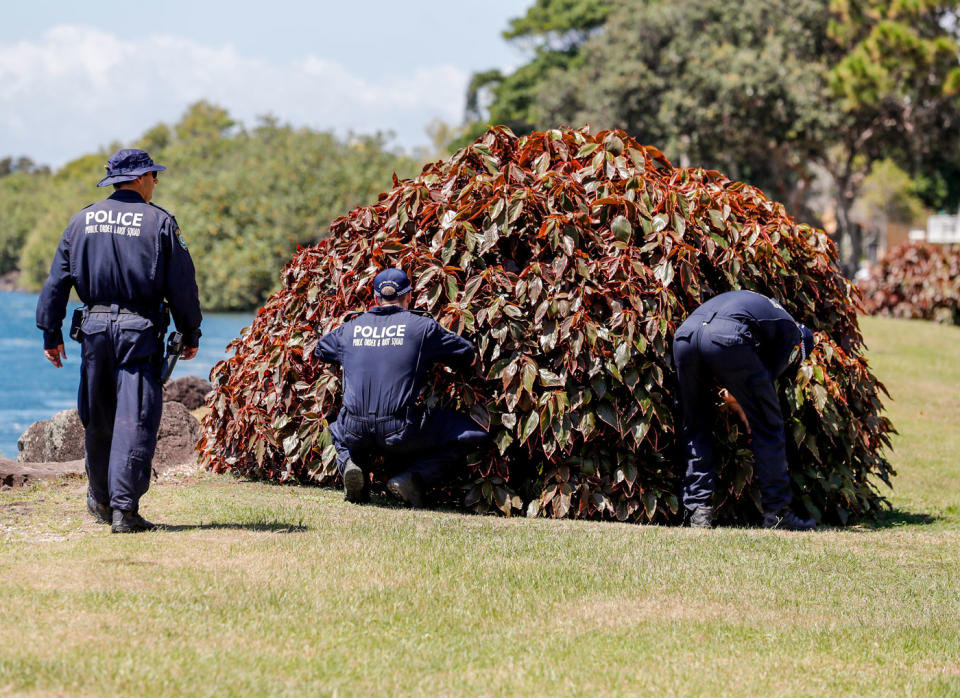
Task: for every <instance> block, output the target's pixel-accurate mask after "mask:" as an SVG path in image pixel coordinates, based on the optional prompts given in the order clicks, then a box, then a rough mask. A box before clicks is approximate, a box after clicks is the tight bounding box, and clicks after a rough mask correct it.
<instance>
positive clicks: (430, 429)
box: [314, 269, 487, 507]
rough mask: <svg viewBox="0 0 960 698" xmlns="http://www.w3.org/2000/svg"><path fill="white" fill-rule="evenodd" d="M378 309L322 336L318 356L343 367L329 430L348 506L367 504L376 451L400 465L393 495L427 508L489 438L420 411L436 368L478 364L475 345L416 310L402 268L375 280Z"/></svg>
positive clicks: (469, 423) (444, 414) (459, 420)
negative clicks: (436, 490)
mask: <svg viewBox="0 0 960 698" xmlns="http://www.w3.org/2000/svg"><path fill="white" fill-rule="evenodd" d="M373 287H374V293H375V294H376V301H377V306H376V307H374V308H372V309H371V310H369V311H368V312H366V313H363V314H360V315H358V316H356V317H352V318H348V319H347V321H346V322H345V323H344V324H343V325H342V326H340V327H338V328H337V329H336V330H334V331H333V332H331V333H329V334H327V335H325V336H324V337H322V338H321V339H320V341H319V343H318V344H317V348H316V350H315V351H314V355H315V356H316V357H317V358H318V359H321V360H322V361H329V362H333V363H338V364H340V365H341V366H342V367H343V408H342V409H341V410H340V413H339V414H338V415H337V420H336V421H335V422H334V423H333V424H331V425H330V433H331V436H332V437H333V445H334V447H335V448H336V450H337V468H338V469H339V470H340V474H341V475H342V476H343V487H344V491H345V498H346V500H347V501H348V502H363V501H366V500H367V498H368V489H367V476H366V475H365V473H364V471H363V470H362V469H361V467H360V466H359V465H358V463H363V462H364V460H365V459H366V458H367V457H368V456H369V455H372V454H374V453H381V454H383V455H385V456H387V457H388V458H389V459H390V461H391V462H393V463H400V464H401V465H400V468H401V472H400V473H399V474H397V475H396V476H395V477H392V478H391V479H390V480H389V481H388V482H387V489H388V490H389V491H390V493H391V494H393V495H394V496H396V497H399V498H400V499H402V500H403V501H404V502H406V503H407V504H409V505H411V506H414V507H420V506H423V503H424V494H425V490H426V489H427V488H430V487H434V486H436V485H438V484H440V483H441V482H442V481H444V480H445V479H446V478H447V477H449V475H450V474H451V471H452V469H453V467H454V466H455V465H456V464H457V463H458V461H459V460H460V459H461V458H462V457H463V456H465V455H466V453H467V451H469V450H470V448H471V447H473V446H475V445H477V444H479V443H481V442H482V441H484V440H485V439H486V437H487V432H486V431H484V430H483V429H481V428H480V427H478V426H477V425H476V424H475V423H474V422H473V420H471V419H470V418H469V417H466V416H464V415H461V414H457V413H456V412H451V411H449V410H440V409H428V410H424V409H421V408H419V407H417V406H415V405H414V403H415V401H416V399H417V397H418V396H419V395H420V390H421V389H422V388H423V384H424V381H425V380H426V375H427V371H428V370H429V369H430V367H431V366H432V365H433V364H434V362H437V361H439V362H442V363H445V364H447V365H449V366H453V367H467V366H470V365H471V364H472V363H473V360H474V356H475V351H474V348H473V345H472V344H471V343H470V342H468V341H467V340H465V339H463V338H462V337H460V336H459V335H457V334H454V333H453V332H450V331H448V330H446V329H444V328H443V327H442V326H441V325H440V324H439V323H438V322H436V321H435V320H434V319H433V318H431V317H430V316H429V315H428V314H426V313H425V312H423V311H418V310H411V309H410V290H411V287H410V279H409V278H408V277H407V275H406V273H404V272H403V271H402V270H400V269H385V270H384V271H381V272H380V273H379V274H377V276H376V277H375V278H374V281H373Z"/></svg>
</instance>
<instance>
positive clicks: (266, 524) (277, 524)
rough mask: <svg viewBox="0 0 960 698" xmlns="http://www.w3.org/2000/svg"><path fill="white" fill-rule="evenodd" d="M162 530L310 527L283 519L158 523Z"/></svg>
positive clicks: (291, 529) (281, 530) (299, 530)
mask: <svg viewBox="0 0 960 698" xmlns="http://www.w3.org/2000/svg"><path fill="white" fill-rule="evenodd" d="M157 528H158V529H159V530H161V531H171V532H174V533H177V532H180V531H201V530H211V531H213V530H218V529H227V530H234V531H267V532H269V533H303V532H304V531H309V530H310V527H309V526H306V525H304V523H303V522H302V521H300V522H298V523H295V524H294V523H284V522H282V521H255V522H251V523H216V522H211V523H202V522H201V523H198V524H157Z"/></svg>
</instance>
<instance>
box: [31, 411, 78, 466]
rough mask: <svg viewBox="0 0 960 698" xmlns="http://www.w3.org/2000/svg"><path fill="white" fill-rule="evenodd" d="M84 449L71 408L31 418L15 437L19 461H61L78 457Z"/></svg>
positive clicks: (74, 414)
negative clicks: (29, 422) (39, 417)
mask: <svg viewBox="0 0 960 698" xmlns="http://www.w3.org/2000/svg"><path fill="white" fill-rule="evenodd" d="M84 451H85V448H84V438H83V424H81V423H80V417H79V416H78V415H77V411H76V410H75V409H74V410H64V411H63V412H58V413H57V414H55V415H53V417H52V418H50V419H48V420H45V421H42V422H34V423H33V424H31V425H30V426H29V427H28V428H27V430H26V431H25V432H23V435H22V436H21V437H20V438H19V439H17V460H18V461H20V462H21V463H63V462H64V461H73V460H77V459H82V458H83V455H84Z"/></svg>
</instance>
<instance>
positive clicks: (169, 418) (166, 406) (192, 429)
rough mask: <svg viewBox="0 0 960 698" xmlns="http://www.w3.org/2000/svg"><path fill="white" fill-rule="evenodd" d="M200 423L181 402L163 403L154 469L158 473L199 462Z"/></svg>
mask: <svg viewBox="0 0 960 698" xmlns="http://www.w3.org/2000/svg"><path fill="white" fill-rule="evenodd" d="M201 431H202V430H201V428H200V422H198V421H197V419H196V417H194V416H193V415H192V414H190V411H189V410H188V409H187V408H186V406H185V405H183V404H182V403H180V402H165V403H163V417H162V418H161V419H160V432H159V434H158V439H157V451H156V453H155V454H154V456H153V469H154V470H156V471H157V472H158V473H162V472H164V471H165V470H169V469H170V468H173V467H175V466H179V465H184V464H185V463H193V462H195V461H196V460H197V452H196V445H197V442H198V441H199V440H200V434H201Z"/></svg>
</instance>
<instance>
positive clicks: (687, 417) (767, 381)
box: [673, 291, 815, 530]
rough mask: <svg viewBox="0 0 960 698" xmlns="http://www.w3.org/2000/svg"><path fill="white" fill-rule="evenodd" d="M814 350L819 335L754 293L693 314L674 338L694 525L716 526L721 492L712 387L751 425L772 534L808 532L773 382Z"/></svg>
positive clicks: (734, 294) (727, 296)
mask: <svg viewBox="0 0 960 698" xmlns="http://www.w3.org/2000/svg"><path fill="white" fill-rule="evenodd" d="M812 350H813V333H812V332H810V330H809V329H807V328H806V327H805V326H803V325H800V324H798V323H797V322H796V321H795V320H794V319H793V318H792V317H791V316H790V314H789V313H787V311H786V310H784V309H783V307H781V305H780V304H779V303H777V302H776V301H774V300H772V299H770V298H767V297H766V296H763V295H760V294H759V293H754V292H752V291H730V292H728V293H721V294H720V295H718V296H716V297H714V298H711V299H710V300H709V301H707V302H706V303H704V304H703V305H701V306H700V307H699V308H697V309H696V310H694V311H693V313H691V314H690V317H688V318H687V319H686V320H685V321H684V322H683V324H682V325H680V327H679V329H677V332H676V334H675V335H674V340H673V360H674V365H675V366H676V369H677V377H678V379H679V381H680V406H681V408H682V410H683V442H684V448H685V452H686V458H687V471H686V478H685V481H684V490H683V504H684V507H685V508H686V509H687V511H688V513H689V515H690V525H691V526H694V527H698V528H710V527H712V525H713V514H714V509H713V506H712V504H711V500H712V497H713V492H714V489H715V488H716V470H715V465H714V460H713V438H712V435H711V420H712V416H713V414H712V403H713V401H714V398H713V395H712V394H711V387H712V381H711V378H713V379H716V381H717V382H718V383H720V385H721V386H722V388H723V390H721V395H720V396H721V398H722V399H723V400H724V402H725V403H726V404H727V405H729V406H730V407H731V408H733V410H734V412H736V413H737V414H738V415H739V416H740V418H741V419H742V420H743V421H744V423H745V424H746V425H747V431H748V432H749V433H750V435H751V448H752V449H753V454H754V459H755V465H756V474H757V479H758V482H759V485H760V499H761V504H762V506H763V512H764V514H763V525H764V527H766V528H786V529H791V530H806V529H810V528H813V527H814V525H815V523H814V521H813V520H808V519H800V518H799V517H797V516H796V515H794V514H793V513H792V512H791V511H790V509H789V505H790V479H789V476H788V475H787V458H786V437H785V434H784V427H783V417H782V416H781V414H780V402H779V400H778V398H777V392H776V389H775V387H774V381H775V380H776V379H777V378H778V377H780V376H781V375H784V374H785V373H787V369H788V368H791V367H792V368H794V369H795V368H796V367H798V366H799V363H800V361H801V360H804V359H806V357H807V356H809V355H810V352H811V351H812Z"/></svg>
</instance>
